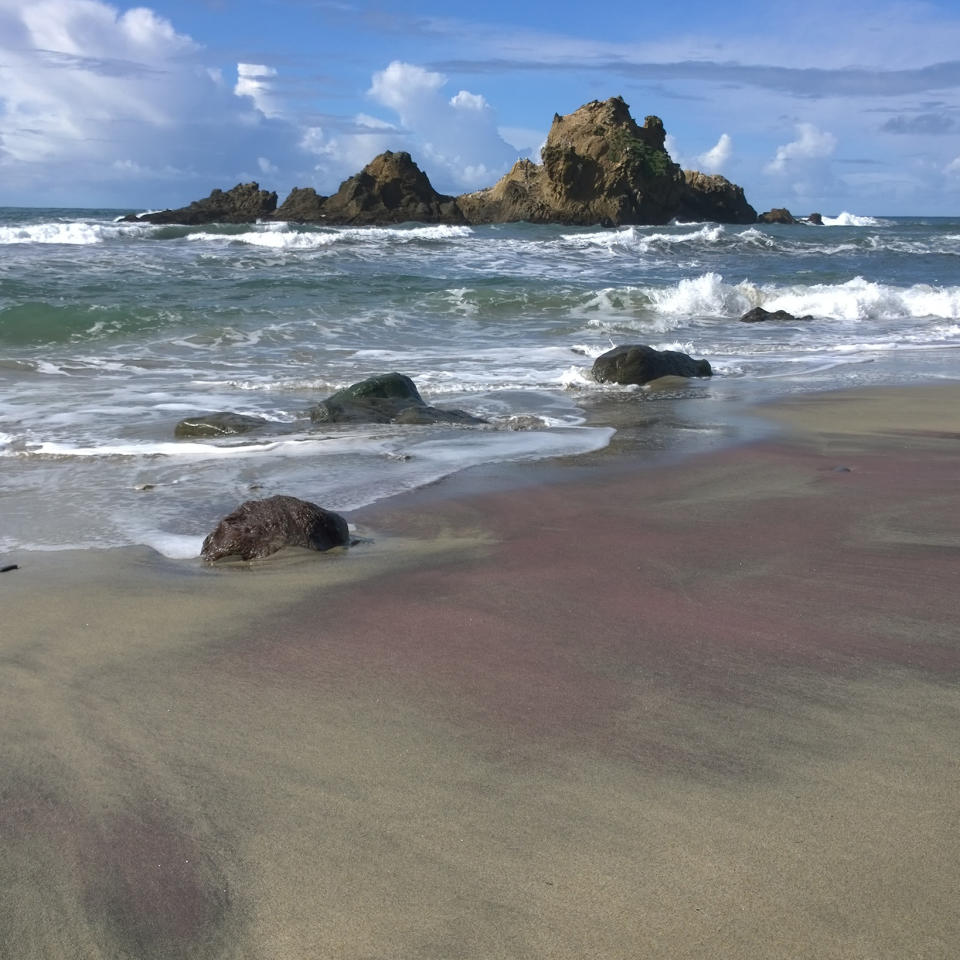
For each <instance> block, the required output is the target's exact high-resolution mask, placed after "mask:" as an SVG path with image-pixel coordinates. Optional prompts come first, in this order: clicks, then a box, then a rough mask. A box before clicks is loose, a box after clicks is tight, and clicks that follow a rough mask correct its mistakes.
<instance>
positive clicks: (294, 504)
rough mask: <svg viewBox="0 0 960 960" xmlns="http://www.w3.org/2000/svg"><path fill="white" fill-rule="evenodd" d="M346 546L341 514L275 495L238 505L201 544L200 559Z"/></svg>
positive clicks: (347, 535) (347, 537)
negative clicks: (284, 549)
mask: <svg viewBox="0 0 960 960" xmlns="http://www.w3.org/2000/svg"><path fill="white" fill-rule="evenodd" d="M349 543H350V530H349V528H348V527H347V521H346V520H344V518H343V517H341V516H340V514H338V513H333V512H332V511H330V510H324V509H323V507H318V506H317V505H316V504H315V503H310V502H309V501H308V500H299V499H297V498H296V497H285V496H276V497H267V498H266V499H265V500H247V501H246V502H245V503H241V504H240V506H239V507H237V509H236V510H234V511H233V513H230V514H228V515H227V516H225V517H224V518H223V519H222V520H221V521H220V523H219V524H218V525H217V527H216V529H215V530H213V532H212V533H210V534H209V535H208V536H207V538H206V539H205V540H204V541H203V546H202V548H201V550H200V556H201V557H203V559H204V560H209V561H211V562H212V561H214V560H220V559H221V558H222V557H234V556H235V557H240V559H241V560H255V559H258V558H260V557H268V556H270V554H272V553H276V552H277V551H278V550H280V549H281V548H283V547H306V548H307V549H308V550H330V549H332V548H333V547H345V546H348V545H349Z"/></svg>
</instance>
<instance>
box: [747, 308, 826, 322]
mask: <svg viewBox="0 0 960 960" xmlns="http://www.w3.org/2000/svg"><path fill="white" fill-rule="evenodd" d="M812 319H813V317H812V316H810V315H809V314H808V315H807V316H804V317H795V316H794V315H793V314H792V313H787V311H786V310H773V311H771V310H764V309H763V307H754V308H753V309H752V310H748V311H747V312H746V313H745V314H744V315H743V316H742V317H741V318H740V322H741V323H766V322H767V321H770V320H772V321H776V322H778V323H799V322H801V321H807V320H812Z"/></svg>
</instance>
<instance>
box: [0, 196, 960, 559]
mask: <svg viewBox="0 0 960 960" xmlns="http://www.w3.org/2000/svg"><path fill="white" fill-rule="evenodd" d="M117 217H118V211H109V210H38V209H5V210H0V551H2V552H4V553H8V554H9V553H11V552H12V551H15V550H18V549H64V548H78V547H79V548H100V547H111V546H120V545H125V544H147V545H150V546H153V547H154V548H156V549H157V550H159V551H161V552H162V553H165V554H167V555H168V556H172V557H192V556H196V555H197V553H198V551H199V546H200V542H201V540H202V538H203V536H204V534H205V533H206V532H208V531H209V530H210V529H211V528H212V526H213V525H214V524H215V523H216V521H217V519H219V517H221V516H222V515H224V514H225V513H227V512H229V511H230V510H231V509H233V508H234V507H235V506H236V505H237V504H239V503H240V502H241V501H243V500H246V499H250V498H253V497H260V496H269V495H272V494H275V493H285V494H290V495H294V496H300V497H303V498H305V499H309V500H313V501H315V502H318V503H320V504H322V505H323V506H325V507H328V508H331V509H336V510H341V511H345V512H348V513H349V511H350V510H352V509H355V508H358V507H360V506H363V505H365V504H369V503H371V502H374V501H376V500H380V499H383V498H386V497H390V496H392V495H395V494H397V493H400V492H402V491H405V490H411V489H415V488H417V487H420V486H423V485H425V484H429V483H433V482H435V481H436V480H438V479H439V478H442V477H444V476H446V475H449V474H451V473H453V472H456V471H459V470H463V469H464V468H467V467H470V466H473V465H478V464H486V463H494V462H498V461H500V462H502V461H514V460H524V459H535V458H544V457H553V456H560V455H575V454H578V453H585V452H589V451H594V450H597V449H599V448H602V447H604V446H605V445H606V444H608V443H609V442H610V439H611V437H612V436H613V434H614V427H613V426H611V425H607V424H604V423H603V422H597V418H596V417H595V416H590V411H591V408H592V405H593V404H595V402H596V401H597V398H599V397H607V398H609V397H610V395H611V394H616V395H617V396H618V397H622V399H623V400H624V402H626V403H629V404H635V405H636V409H637V411H638V419H639V418H640V414H641V413H646V412H648V411H649V410H651V409H655V407H651V406H650V405H658V404H659V405H666V404H671V403H676V402H677V396H678V394H677V391H667V392H663V391H657V390H644V389H638V388H635V387H611V386H600V385H598V384H596V383H594V382H593V381H592V380H591V379H590V377H589V368H590V365H591V363H592V361H593V359H594V358H595V357H597V356H598V355H600V354H601V353H603V352H604V351H606V350H608V349H610V347H611V346H613V345H617V344H622V343H645V344H649V345H651V346H653V347H656V348H658V349H672V350H683V351H685V352H687V353H690V354H692V355H693V356H695V357H697V358H700V357H705V358H706V359H708V360H709V361H710V363H711V364H712V366H713V369H714V372H715V376H714V377H713V379H712V380H710V381H697V382H696V383H695V384H693V383H692V384H691V385H690V387H689V390H688V391H686V393H685V391H684V390H683V389H681V390H680V397H681V399H684V394H685V399H686V401H687V402H688V407H689V406H692V408H693V409H695V410H699V411H702V422H703V423H704V424H710V423H715V422H717V421H719V420H722V419H723V417H724V410H725V401H729V400H730V399H731V398H738V399H743V398H746V399H748V400H763V399H773V398H776V397H780V396H785V395H788V394H791V393H797V392H802V391H810V390H820V389H831V388H841V387H850V386H857V385H868V384H873V385H875V384H887V383H889V384H906V383H911V382H929V381H931V380H934V379H938V378H949V379H955V378H956V377H957V376H958V367H957V360H958V358H960V353H958V348H960V269H958V268H960V220H958V219H947V218H874V217H865V216H855V215H851V214H849V213H843V214H841V215H839V216H837V217H825V218H824V224H825V225H824V226H823V227H815V226H809V225H800V226H792V227H787V226H779V225H774V226H750V227H739V226H737V227H732V226H720V225H716V224H703V223H687V224H672V225H670V226H666V227H627V228H622V229H601V228H582V229H578V228H571V227H557V226H550V227H545V226H532V225H528V224H510V225H496V226H484V227H464V226H423V225H416V224H410V225H402V226H398V227H390V228H357V229H351V228H328V227H321V226H301V225H295V224H285V223H264V224H256V225H239V226H234V225H231V226H204V227H199V228H193V227H189V228H188V227H177V226H149V225H141V224H125V223H120V222H118V220H117ZM755 306H762V307H764V308H765V309H767V310H771V311H772V310H781V309H782V310H786V311H789V312H790V313H792V314H795V315H797V316H798V317H800V316H804V315H810V316H811V318H812V319H809V320H803V321H798V322H796V323H783V322H769V323H761V324H745V323H741V322H740V320H739V318H740V316H741V315H742V314H743V313H745V312H746V311H747V310H749V309H751V308H752V307H755ZM391 371H398V372H400V373H404V374H407V375H408V376H410V377H412V378H413V379H414V381H415V382H416V384H417V386H418V387H419V389H420V391H421V393H422V395H423V397H424V399H425V400H426V401H427V402H428V403H431V404H435V405H439V406H444V405H446V406H453V407H459V408H462V409H465V410H468V411H469V412H471V413H474V414H477V415H479V416H482V417H484V418H486V419H487V420H488V421H489V425H487V426H483V427H459V426H448V425H439V426H400V425H367V426H357V425H350V426H333V425H329V424H314V423H312V422H311V421H310V419H309V413H308V411H309V408H310V407H311V406H312V405H314V404H315V403H317V402H318V401H319V400H320V399H322V398H323V397H326V396H328V395H329V394H330V393H332V392H333V391H335V390H337V389H339V388H341V387H344V386H347V385H349V384H351V383H354V382H356V381H358V380H361V379H364V378H365V377H368V376H371V375H374V374H378V373H386V372H391ZM221 410H230V411H234V412H237V413H243V414H252V415H256V416H259V417H263V418H265V419H266V420H267V421H268V422H267V424H266V426H264V427H263V428H262V429H260V430H257V431H256V432H253V433H249V434H245V435H243V436H234V437H225V438H222V439H193V440H190V439H176V438H175V436H174V427H175V425H176V423H177V422H178V421H179V420H180V419H182V418H184V417H187V416H191V415H195V414H198V413H205V412H212V411H221ZM668 419H669V418H668ZM706 432H709V431H706Z"/></svg>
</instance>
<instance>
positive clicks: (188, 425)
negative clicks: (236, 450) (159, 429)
mask: <svg viewBox="0 0 960 960" xmlns="http://www.w3.org/2000/svg"><path fill="white" fill-rule="evenodd" d="M266 422H267V421H266V420H265V419H264V418H263V417H251V416H248V415H247V414H244V413H232V412H231V411H229V410H221V411H219V412H217V413H199V414H197V415H196V416H195V417H184V419H183V420H181V421H180V422H179V423H178V424H177V425H176V426H175V427H174V428H173V434H174V436H176V437H184V438H186V437H229V436H233V435H235V434H238V433H249V432H250V431H251V430H256V429H258V428H259V427H262V426H263V425H264V424H265V423H266Z"/></svg>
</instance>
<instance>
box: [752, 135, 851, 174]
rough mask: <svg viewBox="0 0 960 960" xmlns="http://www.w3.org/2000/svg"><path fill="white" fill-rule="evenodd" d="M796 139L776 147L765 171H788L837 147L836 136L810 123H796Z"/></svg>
mask: <svg viewBox="0 0 960 960" xmlns="http://www.w3.org/2000/svg"><path fill="white" fill-rule="evenodd" d="M797 134H798V136H797V139H796V140H793V141H791V142H790V143H786V144H784V145H783V146H781V147H777V152H776V155H775V156H774V158H773V160H771V161H770V163H768V164H767V168H766V169H767V173H788V172H789V171H790V169H791V168H795V167H797V166H803V165H806V164H807V163H808V162H809V161H811V160H823V159H825V158H827V157H829V156H831V155H832V154H833V152H834V150H836V148H837V138H836V137H835V136H834V135H833V134H832V133H828V132H827V131H825V130H820V129H818V128H817V127H816V126H814V124H812V123H798V124H797Z"/></svg>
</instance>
